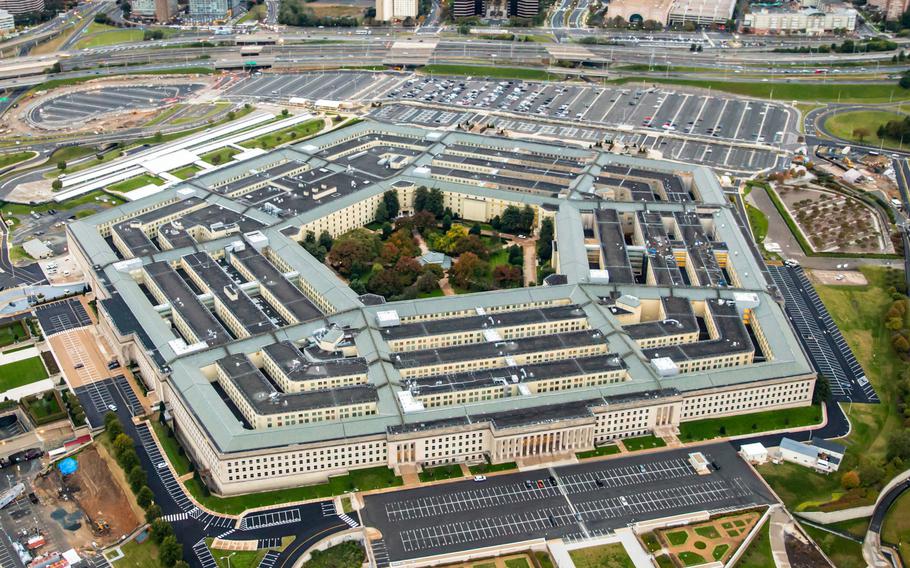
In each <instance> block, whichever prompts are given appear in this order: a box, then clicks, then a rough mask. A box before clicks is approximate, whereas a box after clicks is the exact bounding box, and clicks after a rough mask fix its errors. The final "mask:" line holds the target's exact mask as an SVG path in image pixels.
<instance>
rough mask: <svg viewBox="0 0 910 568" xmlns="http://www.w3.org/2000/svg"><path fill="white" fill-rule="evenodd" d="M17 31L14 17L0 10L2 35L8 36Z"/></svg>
mask: <svg viewBox="0 0 910 568" xmlns="http://www.w3.org/2000/svg"><path fill="white" fill-rule="evenodd" d="M15 29H16V23H15V22H14V21H13V15H12V14H10V13H9V12H7V11H6V10H0V35H7V34H10V33H12V32H13V31H14V30H15Z"/></svg>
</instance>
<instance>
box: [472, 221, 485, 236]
mask: <svg viewBox="0 0 910 568" xmlns="http://www.w3.org/2000/svg"><path fill="white" fill-rule="evenodd" d="M482 232H483V228H482V227H481V226H480V223H474V224H473V225H471V230H470V231H468V234H469V235H477V236H478V237H479V236H480V235H481V233H482Z"/></svg>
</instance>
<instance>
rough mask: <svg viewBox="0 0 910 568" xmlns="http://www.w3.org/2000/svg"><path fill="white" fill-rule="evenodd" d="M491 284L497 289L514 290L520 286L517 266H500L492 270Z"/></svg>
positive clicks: (519, 270) (519, 272) (519, 274)
mask: <svg viewBox="0 0 910 568" xmlns="http://www.w3.org/2000/svg"><path fill="white" fill-rule="evenodd" d="M493 284H495V285H496V287H497V288H515V287H517V286H521V269H520V268H518V267H517V266H510V265H508V264H500V265H499V266H497V267H496V268H494V269H493Z"/></svg>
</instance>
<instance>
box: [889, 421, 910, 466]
mask: <svg viewBox="0 0 910 568" xmlns="http://www.w3.org/2000/svg"><path fill="white" fill-rule="evenodd" d="M887 455H888V459H889V460H892V459H895V458H898V459H900V460H902V461H907V460H908V459H910V430H905V429H901V430H898V431H897V432H894V433H893V434H891V436H890V437H889V438H888V454H887Z"/></svg>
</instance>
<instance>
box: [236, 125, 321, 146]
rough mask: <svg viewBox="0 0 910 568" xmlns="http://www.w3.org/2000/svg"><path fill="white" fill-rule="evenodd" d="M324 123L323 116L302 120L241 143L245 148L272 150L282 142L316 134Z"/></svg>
mask: <svg viewBox="0 0 910 568" xmlns="http://www.w3.org/2000/svg"><path fill="white" fill-rule="evenodd" d="M324 124H325V121H323V120H322V119H321V118H317V119H315V120H308V121H306V122H301V123H300V124H295V125H294V126H291V127H289V128H284V129H282V130H278V131H276V132H270V133H269V134H265V135H263V136H260V137H258V138H253V139H252V140H247V141H246V142H241V144H240V145H241V146H243V147H244V148H262V149H263V150H271V149H272V148H274V147H276V146H278V145H280V144H286V143H288V142H293V141H295V140H302V139H304V138H306V137H307V136H312V135H313V134H316V133H317V132H319V131H320V130H322V127H323V125H324Z"/></svg>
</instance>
